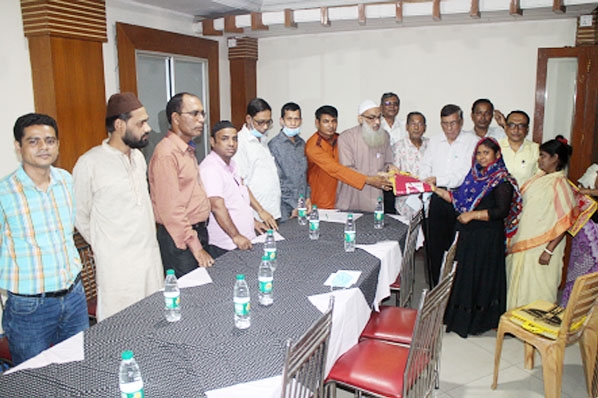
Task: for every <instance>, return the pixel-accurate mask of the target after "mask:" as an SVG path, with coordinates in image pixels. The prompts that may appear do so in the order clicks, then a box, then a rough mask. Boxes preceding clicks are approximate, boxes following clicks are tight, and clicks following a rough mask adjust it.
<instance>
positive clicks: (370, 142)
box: [361, 121, 386, 148]
mask: <svg viewBox="0 0 598 398" xmlns="http://www.w3.org/2000/svg"><path fill="white" fill-rule="evenodd" d="M361 134H362V137H363V140H364V141H365V143H366V144H367V146H369V147H370V148H377V147H379V146H382V145H384V143H385V142H386V131H385V130H384V129H383V128H382V126H380V127H379V128H378V130H377V131H376V130H374V129H373V128H372V127H371V126H370V125H369V124H367V122H365V121H364V122H363V124H362V125H361Z"/></svg>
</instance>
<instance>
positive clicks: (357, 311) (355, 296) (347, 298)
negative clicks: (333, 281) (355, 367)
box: [308, 288, 372, 374]
mask: <svg viewBox="0 0 598 398" xmlns="http://www.w3.org/2000/svg"><path fill="white" fill-rule="evenodd" d="M330 295H333V296H334V311H333V313H332V331H331V333H330V344H329V347H328V357H327V359H326V374H328V372H330V369H332V365H334V363H335V362H336V360H337V359H338V358H339V357H340V356H341V355H343V354H344V353H345V352H347V351H348V350H349V349H350V348H351V347H353V346H354V345H355V344H357V342H358V341H359V336H360V335H361V332H362V330H363V328H364V327H365V325H366V324H367V323H368V320H369V319H370V314H371V312H372V310H371V309H370V306H369V305H368V303H367V302H366V301H365V297H364V296H363V293H362V292H361V290H359V289H358V288H351V289H343V290H335V291H333V292H330V293H323V294H318V295H314V296H309V297H308V299H309V301H310V302H311V303H312V304H313V305H314V306H315V307H316V308H317V309H318V310H319V311H320V312H322V313H324V312H326V310H327V309H328V305H329V303H330Z"/></svg>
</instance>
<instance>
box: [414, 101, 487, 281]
mask: <svg viewBox="0 0 598 398" xmlns="http://www.w3.org/2000/svg"><path fill="white" fill-rule="evenodd" d="M440 120H441V122H440V125H441V127H442V130H443V132H444V134H437V135H435V136H433V137H432V138H430V143H429V145H428V149H427V151H426V153H425V154H424V157H423V159H422V163H421V167H420V178H422V179H423V180H424V181H425V182H427V183H429V184H432V185H436V186H438V187H442V188H445V189H447V190H449V191H453V190H455V189H457V188H458V187H459V186H460V185H461V183H462V182H463V180H464V179H465V176H466V175H467V173H468V172H469V169H470V168H471V159H472V156H473V151H474V149H475V146H476V144H477V142H478V137H477V136H476V135H474V134H471V133H466V132H462V131H461V128H462V127H463V111H462V110H461V108H460V107H458V106H457V105H452V104H449V105H445V106H444V107H443V108H442V110H441V111H440ZM455 223H456V217H455V210H454V209H453V205H452V204H451V203H448V202H445V201H444V200H443V199H442V198H440V197H439V196H437V195H432V198H431V200H430V207H429V213H428V218H427V220H426V224H427V225H426V228H424V232H425V234H426V249H427V250H426V251H427V256H428V258H427V260H428V272H429V278H430V279H429V282H430V286H431V287H433V286H435V285H436V284H437V283H438V276H439V274H440V266H441V263H442V257H443V255H444V252H445V251H446V250H448V248H449V247H450V245H451V243H452V241H453V239H454V237H455Z"/></svg>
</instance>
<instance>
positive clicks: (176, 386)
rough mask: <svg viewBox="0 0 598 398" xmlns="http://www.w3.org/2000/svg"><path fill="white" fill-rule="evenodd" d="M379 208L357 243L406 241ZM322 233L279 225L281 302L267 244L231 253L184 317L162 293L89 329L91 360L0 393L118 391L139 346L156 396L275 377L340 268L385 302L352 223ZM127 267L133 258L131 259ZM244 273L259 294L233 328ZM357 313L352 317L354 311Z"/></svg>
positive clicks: (23, 375) (376, 264) (187, 301)
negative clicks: (380, 217) (269, 276)
mask: <svg viewBox="0 0 598 398" xmlns="http://www.w3.org/2000/svg"><path fill="white" fill-rule="evenodd" d="M373 224H374V221H373V215H372V214H365V215H364V216H363V217H361V218H360V219H358V220H357V221H356V227H357V243H358V244H373V243H376V242H379V241H384V240H396V241H398V242H400V245H401V247H402V246H403V244H404V240H405V239H404V238H405V235H406V230H407V227H406V226H405V225H404V224H402V223H401V222H399V221H396V220H393V219H389V218H387V220H386V226H385V228H384V229H382V230H375V229H374V228H373ZM320 227H321V233H320V239H319V240H317V241H312V240H310V239H309V236H308V227H307V226H299V225H298V224H297V222H296V220H291V221H290V222H287V223H284V224H282V225H281V226H280V233H281V235H282V236H283V237H284V238H285V240H282V241H279V242H277V247H278V266H277V269H276V271H275V273H274V278H275V279H274V304H273V305H272V306H270V307H262V306H260V305H259V304H258V300H257V292H258V287H257V270H258V266H259V263H260V259H261V254H262V251H263V245H262V244H256V245H254V248H253V249H252V250H249V251H239V250H235V251H231V252H229V253H227V254H225V255H224V256H222V257H220V258H218V259H217V262H216V264H215V266H214V267H212V268H210V269H209V270H208V272H209V275H210V276H211V278H212V281H213V282H212V283H209V284H206V285H202V286H198V287H193V288H186V289H182V290H181V303H182V319H181V321H179V322H176V323H169V322H167V321H166V320H165V319H164V314H163V311H164V310H163V307H164V301H163V300H164V299H163V296H162V293H160V292H158V293H155V294H153V295H151V296H150V297H147V298H146V299H144V300H142V301H140V302H139V303H137V304H134V305H132V306H130V307H128V308H126V309H125V310H123V311H121V312H120V313H118V314H116V315H114V316H112V317H110V318H108V319H106V320H104V321H102V322H100V323H98V324H97V325H95V326H93V327H92V328H90V329H89V330H88V331H86V332H85V333H84V343H83V345H84V353H85V358H84V360H82V361H76V362H69V363H64V364H51V365H48V366H45V367H43V368H38V369H26V370H21V371H18V372H15V373H12V374H8V375H3V376H0V396H2V397H4V396H7V397H8V396H11V397H18V396H23V397H25V396H26V397H46V396H48V397H50V396H52V397H58V396H85V397H108V396H113V397H114V396H118V393H119V392H118V391H119V390H118V365H119V362H120V353H121V352H122V351H123V350H127V349H131V350H133V351H134V353H135V358H136V359H137V362H138V363H139V365H140V368H141V372H142V376H143V379H144V389H145V394H146V396H148V397H166V396H171V395H172V396H177V397H185V396H189V397H205V396H206V393H207V392H209V391H213V390H218V389H222V388H224V387H227V386H234V385H239V384H242V383H246V382H249V381H254V380H263V379H268V378H272V377H275V376H277V375H279V374H280V373H281V370H282V364H283V360H284V351H285V348H284V347H285V343H286V341H287V339H289V338H290V339H293V340H295V339H297V338H298V337H300V336H301V334H302V333H303V332H304V331H305V330H307V328H308V327H309V326H310V325H311V323H312V322H313V321H314V320H316V319H317V318H318V317H319V316H321V312H320V311H319V310H318V309H317V308H316V307H315V306H314V305H312V304H311V303H310V301H309V300H308V298H307V297H308V296H313V295H317V294H322V293H328V292H330V287H328V286H324V284H323V283H324V281H325V280H326V279H327V278H328V276H329V275H330V274H331V273H332V272H336V271H337V270H339V269H348V270H359V271H361V276H360V278H359V280H358V282H357V284H356V285H357V287H358V288H359V290H360V291H361V293H363V297H365V300H366V302H367V304H368V305H369V307H370V308H372V307H373V306H374V304H375V301H376V290H377V286H378V278H379V273H380V260H379V259H378V258H376V257H374V256H372V255H370V254H368V253H367V252H366V251H363V250H360V249H357V250H356V251H355V252H352V253H346V252H345V251H344V248H343V225H342V224H338V223H327V222H321V223H320ZM123 267H126V264H123ZM239 273H242V274H245V275H246V280H247V282H248V285H249V289H250V292H251V304H252V307H251V327H250V328H249V329H247V330H238V329H236V328H235V327H234V321H233V305H232V294H233V286H234V283H235V275H236V274H239ZM345 316H348V317H350V315H345Z"/></svg>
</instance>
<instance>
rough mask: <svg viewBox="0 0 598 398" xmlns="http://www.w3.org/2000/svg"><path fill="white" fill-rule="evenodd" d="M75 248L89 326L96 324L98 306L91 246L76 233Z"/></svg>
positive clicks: (74, 235)
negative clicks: (79, 261)
mask: <svg viewBox="0 0 598 398" xmlns="http://www.w3.org/2000/svg"><path fill="white" fill-rule="evenodd" d="M73 239H74V241H75V246H76V247H77V250H78V251H79V257H81V282H82V283H83V288H84V289H85V297H86V298H87V314H88V315H89V321H90V323H91V324H94V323H95V322H96V308H97V304H98V291H97V285H96V263H95V260H94V258H93V251H92V250H91V246H90V245H89V243H87V241H85V239H84V238H83V236H81V234H80V233H79V231H76V232H75V233H74V234H73Z"/></svg>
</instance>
